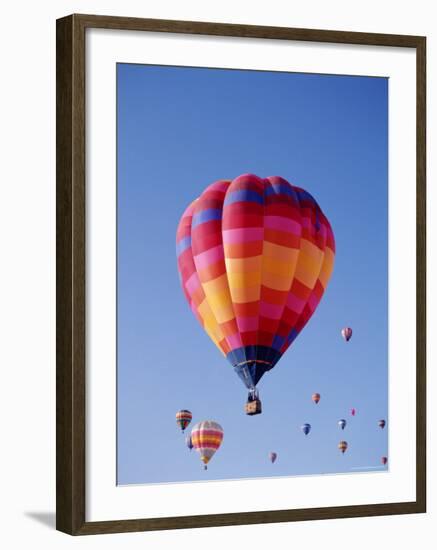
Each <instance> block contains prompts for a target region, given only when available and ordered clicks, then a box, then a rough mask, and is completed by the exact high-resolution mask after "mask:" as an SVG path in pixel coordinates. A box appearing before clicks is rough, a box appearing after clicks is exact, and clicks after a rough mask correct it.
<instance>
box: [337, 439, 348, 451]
mask: <svg viewBox="0 0 437 550" xmlns="http://www.w3.org/2000/svg"><path fill="white" fill-rule="evenodd" d="M338 448H339V449H340V451H341V452H342V453H343V454H344V453H345V452H346V449H347V441H340V443H339V444H338Z"/></svg>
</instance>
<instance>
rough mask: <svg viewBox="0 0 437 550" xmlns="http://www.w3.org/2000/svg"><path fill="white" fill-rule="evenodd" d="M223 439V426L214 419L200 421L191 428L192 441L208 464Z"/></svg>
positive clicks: (204, 461) (201, 457) (205, 463)
mask: <svg viewBox="0 0 437 550" xmlns="http://www.w3.org/2000/svg"><path fill="white" fill-rule="evenodd" d="M222 440H223V428H222V427H221V426H220V424H218V423H217V422H215V421H214V420H204V421H203V422H199V423H198V424H196V425H195V426H193V429H192V430H191V442H192V444H193V447H194V449H195V450H196V451H197V452H198V453H199V454H200V460H201V461H202V462H203V464H204V466H205V470H206V465H207V464H208V462H209V461H210V460H211V458H212V457H213V455H214V454H215V452H216V451H217V449H218V448H219V447H220V445H221V443H222Z"/></svg>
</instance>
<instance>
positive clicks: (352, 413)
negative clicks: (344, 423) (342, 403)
mask: <svg viewBox="0 0 437 550" xmlns="http://www.w3.org/2000/svg"><path fill="white" fill-rule="evenodd" d="M356 414H357V409H353V408H352V409H351V415H352V416H355V415H356Z"/></svg>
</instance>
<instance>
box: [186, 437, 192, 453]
mask: <svg viewBox="0 0 437 550" xmlns="http://www.w3.org/2000/svg"><path fill="white" fill-rule="evenodd" d="M185 444H186V446H187V447H188V448H189V449H190V451H191V449H192V448H193V442H192V441H191V435H187V437H186V438H185Z"/></svg>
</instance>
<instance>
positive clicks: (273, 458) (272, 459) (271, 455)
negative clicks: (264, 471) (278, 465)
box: [269, 451, 278, 464]
mask: <svg viewBox="0 0 437 550" xmlns="http://www.w3.org/2000/svg"><path fill="white" fill-rule="evenodd" d="M277 457H278V455H277V454H276V453H274V452H273V451H272V452H271V453H269V458H270V462H271V463H272V464H273V463H274V462H275V460H276V459H277Z"/></svg>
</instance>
